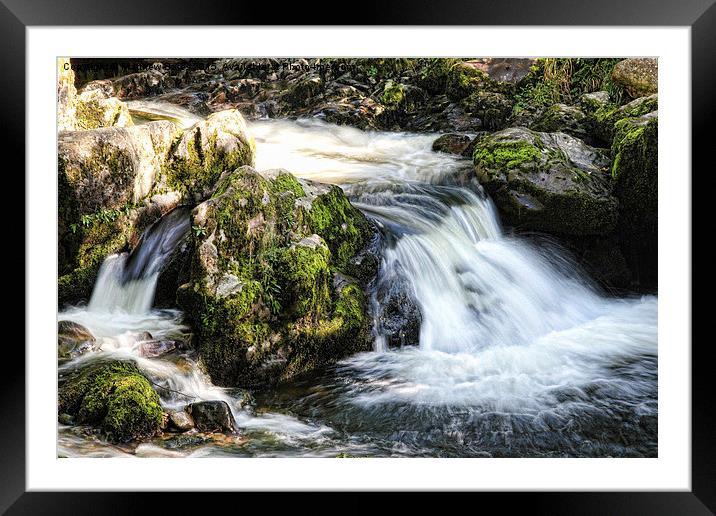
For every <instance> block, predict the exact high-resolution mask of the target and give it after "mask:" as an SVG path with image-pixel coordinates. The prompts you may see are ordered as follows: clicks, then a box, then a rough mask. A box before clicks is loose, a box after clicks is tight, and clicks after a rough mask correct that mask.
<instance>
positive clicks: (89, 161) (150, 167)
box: [58, 121, 178, 216]
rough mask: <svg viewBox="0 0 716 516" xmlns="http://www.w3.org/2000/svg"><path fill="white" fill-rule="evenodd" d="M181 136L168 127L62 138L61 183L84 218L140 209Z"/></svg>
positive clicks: (164, 124)
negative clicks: (99, 212)
mask: <svg viewBox="0 0 716 516" xmlns="http://www.w3.org/2000/svg"><path fill="white" fill-rule="evenodd" d="M177 134H178V132H177V127H176V126H175V125H174V124H173V123H171V122H168V121H158V122H150V123H147V124H143V125H138V126H133V127H107V128H101V129H96V130H93V131H72V132H64V133H61V134H60V135H59V137H58V162H59V163H58V166H59V173H60V176H61V177H60V183H66V185H67V186H68V187H69V188H70V189H71V190H72V193H73V196H74V199H72V201H73V202H72V204H74V205H75V206H77V208H78V210H79V212H80V213H81V214H91V213H94V212H96V211H97V210H100V209H117V208H120V207H122V206H124V205H126V204H128V203H136V202H137V201H139V200H140V199H142V198H143V197H144V196H146V195H147V194H148V193H149V192H150V191H151V189H152V186H153V185H154V182H155V180H156V178H157V176H158V175H159V172H160V170H161V167H162V165H163V164H164V162H165V160H166V157H167V154H168V152H169V148H170V146H171V143H172V141H173V139H174V138H175V136H176V135H177ZM63 201H64V200H63ZM61 212H62V209H60V216H62V213H61Z"/></svg>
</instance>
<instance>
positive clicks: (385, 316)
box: [376, 268, 422, 347]
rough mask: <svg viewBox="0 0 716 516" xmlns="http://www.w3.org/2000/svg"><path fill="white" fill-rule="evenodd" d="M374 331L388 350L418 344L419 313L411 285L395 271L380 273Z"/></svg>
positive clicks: (420, 317)
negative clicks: (376, 322)
mask: <svg viewBox="0 0 716 516" xmlns="http://www.w3.org/2000/svg"><path fill="white" fill-rule="evenodd" d="M376 301H377V308H378V313H377V319H378V324H377V332H378V335H380V336H382V337H383V338H384V339H385V343H386V345H388V346H389V347H402V346H408V345H417V344H418V343H419V342H420V325H421V322H422V314H421V313H420V308H419V306H418V304H417V302H416V300H415V296H414V295H413V293H412V291H411V287H410V284H409V283H408V282H407V280H406V279H405V277H404V276H403V275H402V274H401V272H400V269H399V268H397V269H395V270H393V271H391V272H390V273H383V275H382V276H381V281H380V283H379V284H378V287H377V289H376Z"/></svg>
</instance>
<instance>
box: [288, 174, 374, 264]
mask: <svg viewBox="0 0 716 516" xmlns="http://www.w3.org/2000/svg"><path fill="white" fill-rule="evenodd" d="M302 213H303V216H304V223H305V226H306V227H307V229H308V231H307V233H308V234H310V233H316V234H318V235H320V236H322V237H323V239H324V240H325V241H326V243H327V244H328V248H329V249H330V250H331V253H332V255H333V256H332V263H333V265H334V266H335V267H336V268H338V269H343V268H345V267H346V265H347V264H348V261H349V260H350V258H351V257H353V256H354V255H355V254H356V253H357V252H358V251H359V250H361V249H362V248H363V247H364V246H365V245H366V243H367V242H368V239H369V237H370V226H369V224H368V221H367V220H366V218H365V217H364V216H363V214H362V213H360V212H359V211H358V210H357V209H356V208H354V207H353V205H352V204H351V203H350V202H349V201H348V199H347V198H346V196H345V195H344V194H343V191H342V190H341V189H340V188H338V187H337V186H332V187H331V189H330V191H329V192H328V193H326V194H324V195H321V196H320V197H318V198H316V199H314V200H313V202H312V204H311V209H310V210H308V211H305V210H304V211H303V212H302Z"/></svg>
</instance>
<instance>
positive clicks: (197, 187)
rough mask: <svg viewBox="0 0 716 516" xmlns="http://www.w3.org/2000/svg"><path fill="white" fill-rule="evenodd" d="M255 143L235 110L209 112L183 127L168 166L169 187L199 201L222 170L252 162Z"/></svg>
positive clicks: (242, 119) (167, 179)
mask: <svg viewBox="0 0 716 516" xmlns="http://www.w3.org/2000/svg"><path fill="white" fill-rule="evenodd" d="M255 155H256V144H255V143H254V139H253V137H252V136H251V134H250V133H249V131H248V128H247V127H246V122H245V120H244V118H243V117H242V116H241V113H239V112H238V111H237V110H236V109H228V110H225V111H220V112H218V113H214V114H212V115H209V116H208V117H207V118H206V119H205V120H202V121H200V122H197V123H196V124H194V125H193V126H192V127H190V128H189V129H187V130H186V132H184V134H183V135H182V137H181V139H180V140H179V142H178V143H177V144H176V146H175V148H174V151H173V154H172V157H171V161H170V163H169V165H168V166H167V177H166V182H167V184H168V186H170V187H171V188H172V189H174V190H177V191H180V192H183V193H186V194H188V195H190V196H193V198H194V199H195V200H197V199H198V200H202V198H205V197H206V195H207V192H208V191H210V190H211V188H212V187H213V185H214V184H215V183H216V181H217V180H218V179H219V177H220V176H221V174H222V173H223V172H230V171H232V170H234V169H235V168H237V167H240V166H242V165H253V163H254V160H255Z"/></svg>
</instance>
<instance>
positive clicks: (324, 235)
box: [177, 167, 375, 386]
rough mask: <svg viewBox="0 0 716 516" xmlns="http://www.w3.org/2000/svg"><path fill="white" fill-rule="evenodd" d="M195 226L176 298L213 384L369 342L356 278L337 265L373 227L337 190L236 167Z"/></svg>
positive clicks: (299, 368) (269, 379) (249, 380)
mask: <svg viewBox="0 0 716 516" xmlns="http://www.w3.org/2000/svg"><path fill="white" fill-rule="evenodd" d="M192 225H193V226H194V228H196V229H195V231H194V232H193V238H192V242H191V251H190V260H189V270H190V273H189V281H188V282H187V283H185V284H184V285H182V286H181V287H180V289H179V291H178V293H177V297H178V300H179V303H180V306H181V307H182V308H184V309H185V311H186V313H187V314H188V315H189V316H190V317H191V318H192V319H193V321H194V324H195V327H196V330H197V331H196V333H197V349H198V351H199V355H200V357H201V359H202V362H203V363H204V365H205V367H206V369H207V371H208V373H209V374H210V376H211V378H212V380H213V381H214V382H215V383H217V384H220V385H225V386H243V385H252V384H260V383H273V382H277V381H281V380H285V379H288V378H290V377H292V376H295V375H296V374H299V373H301V372H304V371H307V370H309V369H313V368H315V367H318V366H320V365H322V364H327V363H330V362H333V361H335V360H337V359H338V358H341V357H343V356H346V355H348V354H350V353H353V352H355V351H358V350H363V349H367V348H368V347H369V345H370V344H369V333H370V331H369V326H370V325H369V319H368V317H367V316H366V314H365V296H364V293H363V289H362V286H361V285H360V284H359V283H358V282H357V280H352V279H350V278H349V277H348V276H346V277H347V278H349V279H348V281H346V282H343V283H341V284H340V285H339V284H336V283H334V273H335V272H343V273H347V274H351V272H352V267H354V266H356V264H355V262H354V260H353V259H354V258H355V257H356V256H357V255H358V254H359V252H360V251H361V250H362V249H363V248H364V247H365V246H366V245H367V244H368V243H369V241H370V240H371V235H372V229H371V226H370V224H369V223H368V221H367V220H366V218H365V217H364V215H363V214H362V213H361V212H359V211H358V210H357V209H355V208H354V207H353V206H351V204H350V203H349V202H348V200H347V199H346V197H345V195H344V194H343V192H342V190H341V189H340V188H338V187H336V186H328V185H323V184H320V183H315V182H311V181H303V180H302V181H298V180H296V179H295V178H294V177H293V176H292V175H291V174H289V173H288V172H286V171H280V170H279V171H267V172H261V173H259V172H257V171H255V170H254V169H252V168H250V167H242V168H239V169H237V170H235V171H233V172H230V173H227V174H224V175H223V176H222V178H221V180H220V181H219V183H218V185H217V188H216V191H215V193H214V195H213V197H211V198H210V199H209V200H207V201H205V202H204V203H202V204H200V205H199V206H197V207H196V208H195V210H194V212H193V220H192ZM368 265H369V262H365V263H363V262H361V265H360V266H361V267H362V268H364V269H365V267H366V266H368ZM363 272H364V273H366V271H363ZM374 273H375V271H374V270H373V274H374ZM369 275H370V274H369Z"/></svg>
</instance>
